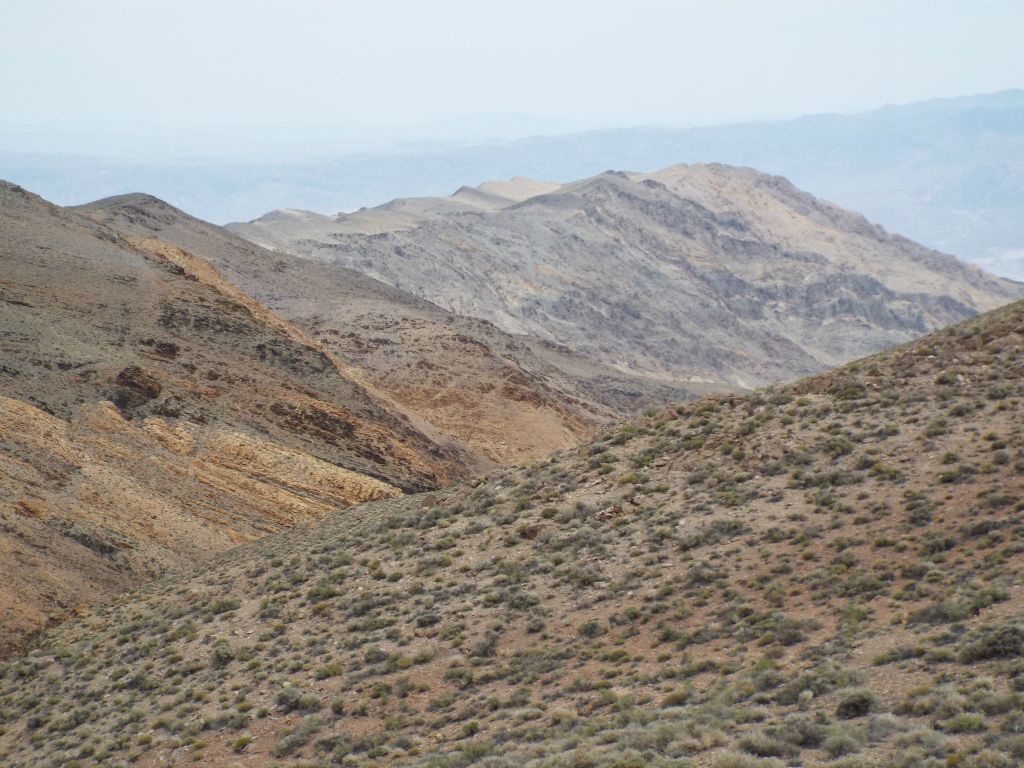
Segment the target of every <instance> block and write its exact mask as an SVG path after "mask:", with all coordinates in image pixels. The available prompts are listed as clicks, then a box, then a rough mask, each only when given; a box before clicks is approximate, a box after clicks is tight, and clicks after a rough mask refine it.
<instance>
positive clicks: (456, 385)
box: [0, 185, 687, 655]
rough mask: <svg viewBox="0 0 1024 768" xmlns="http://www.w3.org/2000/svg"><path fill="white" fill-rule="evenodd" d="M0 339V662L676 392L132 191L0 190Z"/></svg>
mask: <svg viewBox="0 0 1024 768" xmlns="http://www.w3.org/2000/svg"><path fill="white" fill-rule="evenodd" d="M104 222H106V223H104ZM232 280H234V281H235V282H232ZM236 283H237V284H236ZM239 285H242V288H244V289H245V290H247V291H250V293H246V292H245V291H243V290H242V288H239V287H238V286H239ZM250 294H252V295H258V297H259V298H261V299H265V300H266V301H267V302H268V303H270V304H272V305H274V309H281V310H283V311H282V313H275V312H273V311H271V309H268V307H267V306H266V305H265V304H263V303H260V302H259V301H257V300H255V299H253V297H252V295H250ZM293 319H294V320H295V323H292V322H291V320H293ZM0 334H2V335H0V351H2V354H0V413H2V419H0V560H2V562H3V563H4V567H3V569H0V655H3V654H5V653H9V652H10V651H11V650H12V649H14V648H16V647H18V646H19V645H20V644H21V643H23V642H24V641H25V639H26V638H27V637H28V636H30V634H31V633H32V632H34V631H36V630H38V629H39V627H41V626H42V625H44V624H45V623H47V622H52V621H57V620H60V619H61V618H62V617H64V616H66V615H68V614H69V613H70V612H72V611H75V610H80V609H82V608H83V607H84V606H86V605H88V604H90V603H93V602H95V601H97V600H100V599H103V598H104V597H108V596H109V595H111V594H112V593H114V592H117V591H119V590H122V589H124V588H126V587H128V586H130V585H134V584H137V583H138V582H139V581H140V580H144V579H146V578H150V577H152V576H154V575H156V574H159V573H162V572H163V571H165V570H166V569H167V568H169V567H175V566H182V565H187V564H192V563H195V562H197V561H198V560H200V559H202V558H204V557H206V556H209V555H210V554H211V553H214V552H218V551H221V550H224V549H226V548H228V547H231V546H234V545H236V544H238V543H241V542H244V541H250V540H252V539H254V538H257V537H259V536H261V535H264V534H266V533H270V532H276V531H280V530H282V529H283V528H286V527H289V526H291V525H294V524H295V523H299V522H309V521H311V520H314V519H317V518H319V517H321V516H323V515H324V514H325V513H326V512H327V511H330V510H334V509H337V508H338V507H342V506H346V505H348V504H351V503H354V502H361V501H366V500H370V499H380V498H386V497H390V496H394V495H397V494H399V493H402V492H410V491H422V490H426V489H432V488H437V487H441V486H444V485H447V484H450V483H451V482H452V481H454V480H455V479H458V478H460V477H464V476H466V475H468V474H470V473H476V472H479V471H481V470H483V469H486V468H490V467H493V466H495V465H496V464H507V463H509V462H510V461H523V460H527V459H530V458H535V457H537V456H539V455H542V454H544V453H547V452H550V451H551V450H554V449H557V448H565V447H568V446H572V445H576V444H578V443H579V442H580V440H582V439H584V438H586V437H588V436H590V435H592V434H593V433H594V431H595V430H596V429H598V428H599V427H600V426H601V425H603V424H606V423H608V422H609V421H611V420H613V419H619V418H622V416H623V414H626V413H635V412H636V411H638V410H639V409H640V408H641V407H643V405H645V404H646V403H648V402H651V401H658V402H666V401H668V400H669V399H673V398H679V397H684V398H685V397H686V396H687V393H686V392H685V391H683V390H681V389H679V388H673V387H666V386H660V385H656V384H653V385H652V384H649V383H646V382H642V381H637V380H635V379H633V378H631V377H629V376H624V375H622V374H620V373H619V372H617V371H614V370H610V369H607V368H605V367H603V366H600V365H597V364H592V363H589V362H587V361H585V360H581V359H579V358H577V357H574V356H572V355H569V354H567V353H565V352H564V351H561V350H558V349H556V348H552V347H550V346H546V345H544V344H541V343H539V342H535V341H531V340H528V339H513V338H511V337H509V336H508V335H507V334H504V333H501V332H500V331H498V330H497V329H496V328H494V327H493V326H491V325H489V324H487V323H484V322H481V321H468V320H463V319H458V318H453V317H451V316H450V315H449V314H448V313H445V312H444V311H442V310H440V309H438V308H437V307H434V306H432V305H429V304H427V303H426V302H423V301H421V300H418V299H414V298H412V297H410V296H406V295H404V294H402V293H401V292H400V291H396V290H394V289H392V288H389V287H387V286H384V285H382V284H380V283H378V282H376V281H374V280H371V279H369V278H366V277H363V276H361V275H358V274H355V273H351V272H349V271H347V270H344V269H340V268H331V267H322V266H320V265H316V264H313V263H310V262H308V261H305V260H300V259H294V258H292V259H289V258H287V257H281V256H275V255H273V254H269V253H267V252H265V251H263V250H261V249H259V248H257V247H255V246H253V245H251V244H249V243H247V242H245V241H243V240H241V239H239V238H237V237H236V236H234V235H230V234H229V233H226V232H224V231H223V230H220V229H219V228H217V227H213V226H211V225H207V224H205V223H204V222H200V221H198V220H195V219H191V218H190V217H187V216H186V215H185V214H183V213H181V212H180V211H176V210H174V209H171V208H170V207H169V206H166V205H165V204H162V203H160V202H159V201H157V200H154V199H151V198H144V197H142V196H138V197H137V199H135V202H134V203H130V202H129V201H128V200H125V199H122V200H120V201H119V202H116V203H115V202H111V203H110V204H109V205H93V206H88V207H86V208H85V209H83V210H81V211H77V212H76V211H73V210H69V209H61V208H58V207H56V206H52V205H50V204H48V203H46V202H45V201H43V200H41V199H40V198H38V197H36V196H34V195H31V194H30V193H27V192H25V191H24V190H22V189H20V188H18V187H15V186H13V185H3V186H2V187H0Z"/></svg>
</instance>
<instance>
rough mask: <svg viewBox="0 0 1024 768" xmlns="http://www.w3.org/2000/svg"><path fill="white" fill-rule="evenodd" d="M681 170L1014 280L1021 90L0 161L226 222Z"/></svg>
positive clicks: (46, 184)
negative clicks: (476, 134) (276, 155)
mask: <svg viewBox="0 0 1024 768" xmlns="http://www.w3.org/2000/svg"><path fill="white" fill-rule="evenodd" d="M2 138H3V136H2V131H0V139H2ZM0 146H3V143H2V142H0ZM693 162H722V163H729V164H733V165H746V166H752V167H755V168H758V169H759V170H762V171H766V172H768V173H774V174H780V175H783V176H786V177H787V178H789V179H790V180H791V181H793V183H794V184H796V185H797V186H799V187H801V188H803V189H806V190H808V191H809V192H811V193H813V194H815V195H818V196H820V197H824V198H826V199H828V200H831V201H834V202H836V203H838V204H840V205H842V206H844V207H847V208H851V209H854V210H857V211H860V212H862V213H863V214H865V215H866V216H867V217H868V218H869V219H871V220H873V221H877V222H879V223H880V224H882V225H883V226H885V227H886V228H887V229H888V230H890V231H892V232H896V233H899V234H902V235H906V236H907V237H910V238H912V239H914V240H917V241H919V242H921V243H923V244H925V245H928V246H930V247H932V248H936V249H938V250H941V251H945V252H948V253H954V254H956V255H958V256H960V257H962V258H964V259H967V260H969V261H973V262H975V263H978V264H980V265H982V266H984V267H985V268H986V269H989V270H991V271H993V272H995V273H997V274H1001V275H1004V276H1007V277H1013V278H1016V279H1018V280H1020V279H1024V90H1010V91H1003V92H1001V93H996V94H988V95H979V96H965V97H958V98H951V99H935V100H931V101H923V102H916V103H912V104H908V105H904V106H890V107H884V108H882V109H877V110H874V111H871V112H865V113H862V114H857V115H812V116H807V117H801V118H797V119H795V120H788V121H776V122H762V123H746V124H738V125H727V126H715V127H707V128H691V129H663V128H625V129H621V130H604V131H592V132H587V133H577V134H569V135H561V136H545V137H536V138H529V139H523V140H519V141H513V142H507V143H503V144H493V145H489V146H471V147H460V148H449V149H432V150H420V151H403V152H394V153H377V154H361V155H334V156H329V157H326V158H323V159H316V160H308V161H303V162H294V163H274V162H265V163H255V164H253V163H245V164H243V163H240V162H225V163H217V164H214V163H211V162H210V161H209V160H204V161H195V162H187V161H186V162H177V161H176V162H173V163H170V162H168V163H146V162H141V161H124V160H103V159H96V158H85V157H70V156H55V155H44V154H36V155H24V154H12V153H10V152H7V153H5V152H0V176H4V177H6V178H10V179H13V180H15V181H17V182H19V183H22V184H25V185H26V186H29V187H31V188H34V189H38V190H39V191H40V192H42V193H43V194H45V195H46V196H47V197H49V198H51V199H54V200H56V201H58V202H61V203H77V202H84V201H85V200H89V199H94V198H96V197H98V196H101V195H113V194H117V193H121V192H126V191H130V190H135V189H148V190H152V191H153V192H154V193H155V194H157V195H159V196H160V197H163V198H164V199H166V200H169V201H170V202H172V203H174V204H175V205H178V206H180V207H183V208H185V209H187V210H190V211H194V212H195V213H196V214H197V215H199V216H202V217H204V218H206V219H209V220H212V221H217V222H225V221H230V220H247V219H251V218H254V217H255V216H258V215H260V214H261V213H263V212H265V211H267V210H270V209H273V208H281V207H289V208H301V209H309V210H313V211H320V212H325V213H334V212H337V211H339V210H353V209H356V208H359V207H361V206H366V205H376V204H379V203H382V202H384V201H386V200H390V199H392V198H395V197H407V196H413V195H438V194H443V193H449V192H451V191H452V190H453V189H456V188H457V187H459V186H460V185H462V184H476V183H479V182H481V181H484V180H487V179H493V178H502V177H510V176H513V175H525V176H531V177H536V178H542V179H572V178H583V177H587V176H591V175H594V174H596V173H599V172H601V171H603V170H606V169H607V168H637V169H639V168H660V167H665V166H668V165H671V164H675V163H693Z"/></svg>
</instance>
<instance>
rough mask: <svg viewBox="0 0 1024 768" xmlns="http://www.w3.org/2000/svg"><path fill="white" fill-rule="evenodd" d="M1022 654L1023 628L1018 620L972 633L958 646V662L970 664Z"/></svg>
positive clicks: (984, 627) (1023, 642) (1023, 645)
mask: <svg viewBox="0 0 1024 768" xmlns="http://www.w3.org/2000/svg"><path fill="white" fill-rule="evenodd" d="M1022 653H1024V626H1021V624H1020V623H1019V619H1018V620H1012V621H1008V622H1004V623H1002V624H999V625H996V626H993V625H991V624H990V625H986V626H983V627H981V628H979V629H977V630H975V631H974V632H972V633H971V634H970V635H969V636H968V638H967V640H966V641H965V642H964V643H963V644H962V645H961V646H960V653H959V656H960V661H962V662H963V663H965V664H970V663H972V662H975V661H986V660H988V659H998V658H1013V657H1015V656H1020V655H1021V654H1022Z"/></svg>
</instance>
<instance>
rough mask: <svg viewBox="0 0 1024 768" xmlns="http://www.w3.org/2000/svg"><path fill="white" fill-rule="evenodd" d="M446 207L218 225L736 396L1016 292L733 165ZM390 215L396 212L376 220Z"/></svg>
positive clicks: (628, 176)
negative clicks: (736, 391) (725, 388)
mask: <svg viewBox="0 0 1024 768" xmlns="http://www.w3.org/2000/svg"><path fill="white" fill-rule="evenodd" d="M458 206H459V204H458V203H457V201H455V200H454V199H453V198H446V199H440V200H439V201H434V200H431V199H429V198H426V199H415V200H410V201H401V200H397V201H392V202H391V203H389V204H387V205H386V206H383V207H382V208H379V209H368V210H362V211H359V212H357V213H355V214H341V215H339V216H338V217H337V218H336V219H334V220H332V219H330V218H326V217H317V218H316V219H312V220H305V219H303V220H299V219H290V220H288V221H286V222H285V221H281V220H280V219H278V218H277V217H273V216H271V218H270V219H267V220H264V221H261V220H256V221H254V222H251V223H249V224H234V225H229V227H228V228H229V229H230V230H231V231H233V232H236V233H238V234H241V235H243V236H246V237H248V238H249V239H251V240H253V241H254V242H257V243H259V244H261V245H263V246H266V247H270V248H274V249H276V250H278V251H284V252H292V253H295V254H297V255H301V256H304V257H307V258H314V259H318V260H321V261H327V262H333V263H337V264H342V265H345V266H347V267H350V268H354V269H357V270H361V271H363V272H365V273H366V274H368V275H371V276H373V277H375V278H377V279H381V280H384V281H385V282H388V283H390V284H392V285H396V286H398V287H408V288H411V289H412V290H413V291H414V292H415V293H417V294H418V295H421V296H423V297H424V298H427V299H428V300H430V301H433V302H434V303H437V304H440V305H441V306H444V307H447V308H449V309H453V310H455V311H456V312H458V313H459V314H465V315H471V316H479V317H483V318H485V319H487V320H489V321H491V322H494V323H496V324H497V325H498V326H499V327H502V328H503V329H504V330H506V331H510V332H514V333H529V334H531V335H536V336H540V337H541V338H547V339H551V340H554V341H557V342H558V343H561V344H564V345H566V346H568V347H570V348H572V349H574V350H576V351H577V352H580V353H582V354H584V355H586V356H589V357H592V358H595V359H598V360H601V361H602V362H605V363H607V364H610V365H612V366H615V367H618V368H620V369H621V370H632V371H635V372H639V373H642V374H645V375H654V376H659V377H664V378H666V379H673V378H676V379H678V380H681V381H687V380H690V381H700V380H711V381H715V380H717V381H725V382H728V383H730V384H734V385H735V384H738V385H740V386H748V387H749V386H753V385H756V384H758V383H763V382H765V381H778V380H782V379H785V378H792V377H794V376H799V375H806V374H809V373H811V372H813V371H814V370H815V369H818V370H820V369H822V368H824V367H827V366H830V365H835V364H838V363H841V362H844V361H846V360H849V359H852V358H854V357H857V356H859V355H863V354H867V353H870V352H872V351H876V350H877V349H881V348H883V347H885V346H890V345H892V344H893V343H898V342H900V341H904V340H907V339H908V338H910V337H911V336H912V335H916V334H921V333H924V332H926V331H928V330H930V329H935V328H937V327H941V326H942V325H945V324H948V323H949V322H952V321H954V320H957V319H960V318H963V317H965V316H967V315H969V314H972V313H975V312H977V311H979V310H984V309H989V308H992V307H994V306H996V305H997V304H998V303H1000V302H1005V301H1009V300H1011V299H1012V298H1014V297H1018V296H1020V295H1021V293H1022V286H1021V285H1020V284H1015V283H1013V282H1011V281H1005V280H1002V279H1000V278H995V277H992V276H989V275H987V274H985V273H984V272H982V271H980V270H979V269H977V268H975V267H970V266H967V265H964V264H962V263H961V262H959V261H957V260H955V259H954V258H953V257H951V256H948V255H943V254H938V253H937V252H933V251H929V250H927V249H925V248H923V247H921V246H918V245H917V244H915V243H913V242H912V241H909V240H907V239H906V238H902V237H899V236H892V235H889V234H888V233H886V232H885V231H884V230H883V229H881V228H880V227H878V226H877V225H873V224H871V223H870V222H868V221H867V220H866V219H864V218H863V217H862V216H860V215H859V214H856V213H853V212H849V211H845V210H842V209H840V208H838V207H836V206H834V205H831V204H828V203H825V202H823V201H819V200H817V199H816V198H813V197H811V196H810V195H808V194H807V193H805V192H802V191H800V190H798V189H796V188H795V187H794V186H793V185H792V184H790V183H789V182H788V181H785V180H784V179H781V178H777V177H770V176H767V175H765V174H760V173H758V172H756V171H753V170H751V169H745V168H733V167H731V166H723V165H716V164H711V165H696V166H683V165H678V166H673V167H671V168H668V169H665V170H663V171H659V172H655V173H653V174H639V173H623V172H606V173H604V174H600V175H598V176H595V177H592V178H590V179H585V180H582V181H580V182H573V183H569V184H564V185H561V186H559V187H558V188H557V189H554V190H552V191H548V192H544V193H542V194H538V195H535V196H532V197H527V198H525V199H523V200H521V201H518V202H512V203H510V204H508V205H505V206H503V207H501V208H498V209H495V210H472V209H471V208H468V207H458ZM403 207H405V208H406V209H409V210H414V211H415V214H414V216H413V218H412V219H410V218H408V217H402V218H395V217H394V216H393V215H392V211H394V210H396V209H398V208H403ZM353 222H354V223H353ZM640 306H643V307H644V308H645V315H644V316H643V317H641V316H639V315H638V314H637V313H636V307H640ZM854 326H856V327H857V332H856V333H852V332H851V331H850V330H849V329H850V328H852V327H854ZM729 329H733V330H729ZM680 341H681V342H682V347H680V344H679V342H680ZM716 350H717V351H716Z"/></svg>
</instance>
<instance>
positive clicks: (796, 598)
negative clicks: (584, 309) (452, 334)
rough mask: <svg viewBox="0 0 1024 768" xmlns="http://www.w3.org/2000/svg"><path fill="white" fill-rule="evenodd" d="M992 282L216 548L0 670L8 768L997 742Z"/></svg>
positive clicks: (874, 753) (1006, 551) (1006, 530)
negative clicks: (526, 448)
mask: <svg viewBox="0 0 1024 768" xmlns="http://www.w3.org/2000/svg"><path fill="white" fill-rule="evenodd" d="M1022 404H1024V303H1016V304H1013V305H1011V306H1008V307H1005V308H1003V309H1000V310H997V311H994V312H991V313H988V314H985V315H983V316H982V317H979V318H976V319H973V320H970V321H968V322H965V323H963V324H960V325H957V326H954V327H952V328H950V329H948V330H945V331H942V332H940V333H937V334H934V335H931V336H928V337H926V338H924V339H921V340H920V341H917V342H914V343H911V344H908V345H906V346H903V347H900V348H898V349H895V350H893V351H890V352H886V353H883V354H879V355H876V356H874V357H869V358H866V359H863V360H859V361H857V362H856V363H853V364H851V365H848V366H846V367H844V368H840V369H838V370H835V371H833V372H830V373H826V374H821V375H817V376H815V377H812V378H808V379H804V380H801V381H798V382H796V383H794V384H790V385H786V386H779V387H773V388H769V389H765V390H761V391H758V392H755V393H753V394H750V395H744V396H739V395H722V396H713V397H708V398H704V399H702V400H700V401H698V402H695V403H691V404H687V405H681V406H678V407H672V408H660V409H651V410H650V411H648V412H647V413H646V414H645V415H644V416H643V417H640V418H637V419H636V420H634V421H631V422H628V423H625V424H623V425H621V426H619V427H617V428H614V429H609V430H608V431H607V432H606V433H604V434H603V435H601V436H600V438H599V439H598V440H596V441H595V442H592V443H590V444H589V445H587V446H585V447H582V448H580V449H577V450H573V451H570V452H563V453H560V454H556V455H554V456H552V457H550V458H549V459H546V460H544V461H539V462H536V463H533V464H530V465H528V466H523V467H519V468H514V469H506V470H501V471H497V472H495V473H493V474H491V475H490V476H487V477H484V478H481V479H479V480H475V481H473V482H471V483H468V484H464V485H461V486H459V487H456V488H453V489H449V490H446V491H442V492H437V493H430V494H425V495H419V496H406V497H402V498H398V499H392V500H386V501H381V502H373V503H369V504H365V505H360V506H358V507H353V508H350V509H348V510H345V511H342V512H339V513H336V514H332V515H330V516H329V517H328V518H326V519H325V520H324V522H323V523H322V524H320V525H318V526H315V527H308V528H307V527H299V528H295V529H292V530H290V531H288V532H285V533H283V534H281V535H279V536H275V537H268V538H265V539H263V540H261V541H259V542H256V543H254V544H249V545H246V546H244V547H241V548H238V549H236V550H233V551H232V552H231V553H228V554H227V555H225V556H224V557H222V558H220V559H219V562H218V563H217V564H216V565H215V566H212V567H210V568H206V569H202V570H199V571H196V572H193V573H186V574H182V575H180V576H179V577H177V578H175V579H172V580H168V581H165V582H162V583H158V584H153V585H150V586H149V587H146V588H143V589H142V590H140V591H137V592H135V593H133V594H132V595H130V596H128V597H126V598H125V599H123V600H121V601H119V602H118V603H116V604H112V605H108V606H106V607H103V608H101V609H98V610H97V611H96V612H95V613H93V614H90V615H87V616H83V617H81V618H78V619H75V620H73V621H70V622H68V623H66V624H64V625H62V626H61V627H59V628H57V629H55V630H53V631H51V632H49V633H48V634H47V635H46V637H44V638H42V640H41V641H40V644H39V645H38V647H37V648H36V649H35V650H33V651H31V652H30V653H28V654H27V655H25V656H23V657H21V658H18V659H14V660H12V661H10V662H8V663H7V664H6V665H4V666H3V667H2V669H0V679H2V680H3V686H2V691H3V693H2V694H0V728H2V729H3V730H2V732H0V761H2V762H3V763H4V764H5V765H10V766H28V765H38V766H56V765H61V766H68V767H70V766H75V765H79V766H85V765H97V764H101V765H110V766H119V765H127V764H129V763H130V764H132V765H139V766H156V765H171V764H177V765H186V764H202V765H232V764H236V763H237V764H240V765H251V766H271V765H275V766H282V767H283V766H300V765H302V766H307V765H349V766H360V765H367V766H368V765H423V766H463V765H473V764H479V765H487V766H633V765H636V766H640V765H644V766H691V765H692V766H713V768H748V767H753V768H759V767H761V768H781V766H783V765H803V766H807V767H808V768H813V767H814V766H825V765H828V766H832V768H837V767H839V766H842V768H855V767H856V768H859V767H861V766H884V767H886V768H910V767H911V766H914V767H915V768H918V767H922V766H924V767H926V768H932V767H935V768H937V767H938V766H949V765H956V766H970V767H971V768H981V767H982V766H989V767H991V766H1006V767H1007V768H1009V766H1013V765H1018V764H1019V763H1020V761H1021V759H1024V737H1022V736H1021V732H1022V727H1024V726H1022V722H1024V721H1022V716H1021V707H1022V701H1024V699H1022V691H1024V664H1022V662H1021V655H1022V653H1024V587H1022V584H1024V581H1022V576H1024V548H1022V545H1021V542H1022V539H1024V418H1022V416H1024V414H1022V407H1024V405H1022Z"/></svg>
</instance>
